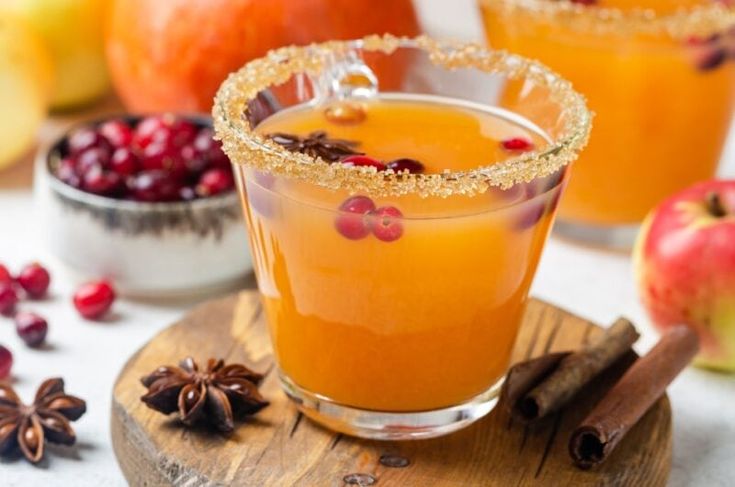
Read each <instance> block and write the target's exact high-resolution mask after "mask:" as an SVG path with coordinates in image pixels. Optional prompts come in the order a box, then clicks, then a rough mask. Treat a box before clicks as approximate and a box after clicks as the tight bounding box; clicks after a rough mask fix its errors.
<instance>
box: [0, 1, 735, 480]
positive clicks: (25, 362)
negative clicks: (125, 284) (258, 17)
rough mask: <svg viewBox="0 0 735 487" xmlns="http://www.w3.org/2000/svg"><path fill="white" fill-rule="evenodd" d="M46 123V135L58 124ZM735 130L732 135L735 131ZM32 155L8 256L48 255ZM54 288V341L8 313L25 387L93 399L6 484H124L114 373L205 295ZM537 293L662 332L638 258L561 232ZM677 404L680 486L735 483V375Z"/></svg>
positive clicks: (685, 384) (453, 28)
mask: <svg viewBox="0 0 735 487" xmlns="http://www.w3.org/2000/svg"><path fill="white" fill-rule="evenodd" d="M417 3H418V5H419V8H420V14H421V17H422V21H423V23H424V26H425V28H426V29H427V30H428V31H429V32H431V33H433V34H434V35H444V36H449V37H453V38H462V39H471V40H479V39H480V38H481V36H480V26H479V22H478V20H477V17H476V12H475V9H474V2H473V0H454V1H451V2H449V1H446V0H418V2H417ZM53 133H54V131H53V130H49V129H48V128H47V130H46V131H44V133H43V134H42V138H47V137H49V136H51V135H53ZM733 139H735V137H731V141H732V140H733ZM734 145H735V144H731V147H730V148H729V149H728V150H727V151H726V157H725V161H726V162H725V163H724V164H723V171H722V173H723V174H730V175H732V174H735V147H733V146H734ZM29 166H30V164H28V163H25V164H22V165H20V166H18V167H16V168H14V169H12V170H10V171H6V172H0V262H3V263H5V264H7V265H8V266H9V267H12V268H13V269H17V268H18V267H20V266H21V265H22V264H24V263H26V262H29V261H33V260H36V259H38V260H41V261H42V262H48V261H49V259H47V258H46V256H45V254H44V250H43V248H42V245H41V244H40V242H39V239H38V234H39V229H38V228H37V226H36V225H35V221H36V220H35V219H34V217H33V215H34V205H33V201H32V197H31V190H30V175H29V174H30V169H29ZM51 270H52V274H53V283H52V288H51V295H50V297H49V298H48V299H46V300H44V301H42V302H38V303H35V302H34V303H24V304H23V305H22V307H23V308H27V309H29V310H30V309H34V310H37V311H38V312H39V313H42V314H43V315H44V316H46V317H47V318H48V319H49V322H50V332H49V337H48V342H49V344H50V346H49V349H47V350H31V349H28V348H26V347H25V346H23V344H22V343H21V342H20V340H19V339H18V338H17V336H16V335H15V331H14V329H13V326H12V325H11V322H10V321H9V320H6V319H3V318H0V343H2V344H5V345H6V346H9V347H10V348H11V349H12V351H13V353H14V354H15V365H14V369H13V370H14V374H13V375H14V378H15V386H16V388H17V390H18V391H19V393H20V394H21V395H22V396H23V397H24V398H26V399H30V398H31V397H32V395H33V393H34V392H35V388H36V386H37V385H38V384H39V383H40V382H41V381H42V380H43V379H45V378H46V377H49V376H53V375H58V376H63V377H64V378H65V380H66V382H67V390H68V391H69V392H70V393H72V394H76V395H79V396H81V397H83V398H85V399H86V400H87V404H88V412H87V414H86V415H85V416H83V417H82V419H81V420H79V421H78V422H77V423H75V425H74V427H75V429H76V432H77V437H78V443H77V446H76V447H75V448H73V449H70V450H55V449H49V454H48V455H47V457H48V461H47V462H46V463H45V464H43V465H42V466H40V467H34V466H31V465H30V464H28V463H26V462H24V461H11V462H7V461H2V462H0V485H2V486H7V485H11V486H49V485H62V486H75V487H83V486H103V485H104V486H108V485H125V480H124V479H123V477H122V474H121V473H120V470H119V468H118V466H117V463H116V461H115V457H114V454H113V451H112V446H111V443H110V431H109V411H110V396H111V389H112V384H113V382H114V380H115V377H116V376H117V373H118V371H119V370H120V368H121V367H122V366H123V364H124V363H125V361H126V360H127V359H128V357H130V355H131V354H132V353H133V352H135V351H136V350H137V349H138V348H139V347H141V346H142V345H143V344H144V343H145V342H146V341H147V340H148V339H150V338H151V337H152V336H153V335H155V334H156V333H157V332H158V331H159V330H161V329H162V328H164V327H166V326H167V325H168V324H170V323H171V322H172V321H174V320H176V319H177V318H178V317H180V316H181V314H182V313H183V312H184V311H185V310H186V309H188V308H190V307H191V306H193V305H194V304H195V302H193V301H191V300H188V301H185V302H176V301H168V302H160V301H149V302H140V301H128V300H119V301H118V302H117V303H116V305H115V313H114V316H113V319H112V320H110V322H107V323H98V324H94V323H89V322H85V321H83V320H82V319H80V318H79V317H78V316H77V314H76V312H75V311H74V309H73V307H72V305H71V303H70V299H71V293H72V291H73V283H71V282H69V280H68V278H65V276H64V275H63V271H62V270H60V269H58V268H56V267H53V266H52V268H51ZM532 293H533V294H534V295H535V296H537V297H540V298H542V299H545V300H548V301H550V302H553V303H555V304H557V305H559V306H562V307H564V308H566V309H568V310H570V311H572V312H574V313H577V314H579V315H581V316H584V317H585V318H588V319H591V320H593V321H595V322H598V323H601V324H606V323H610V322H612V321H613V320H614V319H615V318H616V317H617V316H619V315H626V316H628V317H629V318H631V319H632V320H633V321H634V322H635V323H636V324H637V325H638V327H639V329H640V330H641V331H642V333H643V338H642V340H641V342H640V343H639V344H638V346H637V348H638V350H639V351H642V352H645V351H646V350H648V349H649V348H650V346H651V345H652V344H653V343H654V341H655V339H656V335H655V333H654V332H653V330H652V329H651V327H650V325H649V323H648V321H647V318H646V316H645V313H644V312H643V310H642V308H641V306H640V305H639V303H638V299H637V295H636V291H635V289H634V286H633V281H632V266H631V261H630V258H629V257H628V256H627V255H624V254H616V253H608V252H604V251H599V250H594V249H588V248H584V247H580V246H576V245H572V244H569V243H566V242H563V241H560V240H557V239H554V238H552V239H551V240H550V241H549V243H548V245H547V248H546V250H545V254H544V256H543V259H542V263H541V266H540V268H539V270H538V274H537V276H536V281H535V283H534V286H533V291H532ZM669 395H670V398H671V403H672V407H673V410H674V460H673V470H672V472H671V477H670V484H671V485H672V486H694V485H697V486H699V485H702V486H708V487H714V486H720V485H722V486H725V485H733V484H734V483H735V480H733V479H735V462H733V460H732V459H733V458H735V376H733V377H728V376H725V375H718V374H714V373H709V372H705V371H700V370H696V369H690V370H687V371H686V372H684V373H683V374H682V375H681V376H680V377H679V378H678V379H677V380H676V381H675V382H674V383H673V384H672V385H671V387H670V388H669Z"/></svg>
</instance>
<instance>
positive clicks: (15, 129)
mask: <svg viewBox="0 0 735 487" xmlns="http://www.w3.org/2000/svg"><path fill="white" fill-rule="evenodd" d="M52 81H53V70H52V66H51V59H50V56H49V53H48V51H47V50H46V47H45V46H44V44H43V41H42V40H41V39H40V38H39V37H38V36H37V35H36V34H35V32H34V31H33V30H32V28H31V27H30V26H29V25H27V24H26V23H25V22H23V21H22V20H21V19H19V18H17V17H13V16H12V15H9V14H2V13H0V107H2V108H0V169H3V168H4V167H6V166H9V165H10V164H12V163H14V162H16V161H18V160H19V158H20V156H21V155H23V153H24V152H26V151H27V150H29V149H30V147H31V146H32V145H33V141H34V139H35V135H36V130H37V129H38V127H39V126H40V125H41V122H42V120H43V118H44V117H45V116H46V111H47V108H48V100H49V93H50V89H51V83H52Z"/></svg>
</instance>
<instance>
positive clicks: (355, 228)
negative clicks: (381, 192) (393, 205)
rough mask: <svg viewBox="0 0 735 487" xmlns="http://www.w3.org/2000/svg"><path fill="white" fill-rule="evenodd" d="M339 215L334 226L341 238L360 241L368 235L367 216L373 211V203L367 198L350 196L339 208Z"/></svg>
mask: <svg viewBox="0 0 735 487" xmlns="http://www.w3.org/2000/svg"><path fill="white" fill-rule="evenodd" d="M339 210H340V214H339V215H338V216H337V219H336V220H335V221H334V226H335V228H336V229H337V231H338V232H339V233H341V234H342V236H343V237H345V238H348V239H350V240H360V239H361V238H365V237H367V236H368V235H370V220H369V219H368V217H367V215H368V214H369V213H370V212H371V211H373V210H375V203H374V202H373V200H371V199H370V198H368V197H367V196H352V197H351V198H348V199H346V200H345V201H344V202H343V203H342V204H341V205H340V206H339Z"/></svg>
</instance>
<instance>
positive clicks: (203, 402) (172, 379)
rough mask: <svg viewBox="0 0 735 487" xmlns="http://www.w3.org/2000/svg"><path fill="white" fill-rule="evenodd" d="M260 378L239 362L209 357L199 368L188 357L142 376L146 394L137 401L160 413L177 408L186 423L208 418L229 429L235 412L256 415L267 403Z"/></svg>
mask: <svg viewBox="0 0 735 487" xmlns="http://www.w3.org/2000/svg"><path fill="white" fill-rule="evenodd" d="M262 380H263V375H262V374H258V373H256V372H253V371H252V370H250V369H248V368H247V367H245V366H244V365H241V364H229V365H225V362H224V361H223V360H222V359H219V360H215V359H209V361H208V362H207V368H206V369H204V370H200V369H199V366H198V365H197V363H196V362H195V361H194V359H193V358H191V357H187V358H185V359H184V360H182V361H181V363H180V364H179V366H178V367H175V366H170V365H166V366H163V367H159V368H157V369H156V370H154V371H153V372H152V373H151V374H149V375H147V376H145V377H143V378H142V379H141V382H142V383H143V385H144V386H146V387H147V388H148V393H147V394H145V395H144V396H142V397H141V398H140V400H141V401H143V402H144V403H145V404H146V405H147V406H148V407H149V408H151V409H155V410H156V411H159V412H162V413H163V414H171V413H173V412H174V411H177V410H178V411H179V416H180V419H181V421H182V422H183V423H184V424H186V425H189V426H191V425H192V424H194V423H196V422H197V421H199V420H207V421H208V422H209V423H210V424H211V425H212V426H214V427H215V428H217V429H218V430H220V431H223V432H230V431H232V430H233V429H234V428H235V424H234V421H233V417H234V416H235V415H240V416H242V415H246V414H255V413H257V412H258V411H260V410H261V409H263V408H264V407H265V406H267V405H268V401H266V400H265V399H264V398H263V396H261V395H260V392H259V391H258V385H259V384H260V382H261V381H262Z"/></svg>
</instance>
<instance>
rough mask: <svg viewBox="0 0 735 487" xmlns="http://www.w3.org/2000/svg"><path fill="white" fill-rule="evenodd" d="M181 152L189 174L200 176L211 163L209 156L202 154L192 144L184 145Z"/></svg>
mask: <svg viewBox="0 0 735 487" xmlns="http://www.w3.org/2000/svg"><path fill="white" fill-rule="evenodd" d="M180 154H181V159H182V160H183V161H184V165H185V166H186V170H187V171H188V173H189V176H199V175H200V174H201V173H203V172H204V170H205V169H207V166H208V165H209V161H208V160H207V158H206V157H205V156H203V155H202V154H200V153H199V151H197V150H196V149H195V148H194V146H193V145H192V144H189V145H185V146H184V147H182V148H181V152H180Z"/></svg>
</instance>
